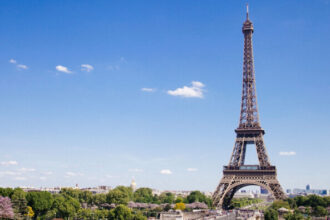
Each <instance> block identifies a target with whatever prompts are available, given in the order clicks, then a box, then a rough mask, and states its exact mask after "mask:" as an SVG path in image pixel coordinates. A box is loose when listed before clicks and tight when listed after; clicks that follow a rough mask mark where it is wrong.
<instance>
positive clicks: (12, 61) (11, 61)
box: [9, 59, 17, 64]
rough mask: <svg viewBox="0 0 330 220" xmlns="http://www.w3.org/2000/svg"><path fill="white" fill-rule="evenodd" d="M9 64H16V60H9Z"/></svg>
mask: <svg viewBox="0 0 330 220" xmlns="http://www.w3.org/2000/svg"><path fill="white" fill-rule="evenodd" d="M9 63H13V64H16V63H17V61H16V60H14V59H10V60H9Z"/></svg>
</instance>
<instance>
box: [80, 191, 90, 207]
mask: <svg viewBox="0 0 330 220" xmlns="http://www.w3.org/2000/svg"><path fill="white" fill-rule="evenodd" d="M78 197H79V202H80V203H84V202H86V203H87V204H92V203H93V193H92V192H90V191H87V190H84V191H80V192H79V195H78Z"/></svg>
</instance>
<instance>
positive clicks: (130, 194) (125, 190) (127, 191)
mask: <svg viewBox="0 0 330 220" xmlns="http://www.w3.org/2000/svg"><path fill="white" fill-rule="evenodd" d="M115 189H116V190H120V191H122V192H123V193H125V194H126V195H127V197H128V199H129V201H131V200H133V189H132V188H131V187H128V186H117V187H116V188H115Z"/></svg>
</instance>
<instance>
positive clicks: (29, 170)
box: [18, 167, 36, 172]
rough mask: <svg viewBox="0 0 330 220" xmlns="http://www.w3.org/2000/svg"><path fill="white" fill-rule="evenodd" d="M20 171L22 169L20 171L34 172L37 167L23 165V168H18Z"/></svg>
mask: <svg viewBox="0 0 330 220" xmlns="http://www.w3.org/2000/svg"><path fill="white" fill-rule="evenodd" d="M18 171H20V172H34V171H36V169H34V168H25V167H22V168H20V169H18Z"/></svg>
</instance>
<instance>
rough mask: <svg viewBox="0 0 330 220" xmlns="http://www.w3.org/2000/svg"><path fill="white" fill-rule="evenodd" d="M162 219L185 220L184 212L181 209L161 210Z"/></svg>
mask: <svg viewBox="0 0 330 220" xmlns="http://www.w3.org/2000/svg"><path fill="white" fill-rule="evenodd" d="M159 219H160V220H183V213H182V212H181V211H172V212H161V213H160V218H159Z"/></svg>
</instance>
